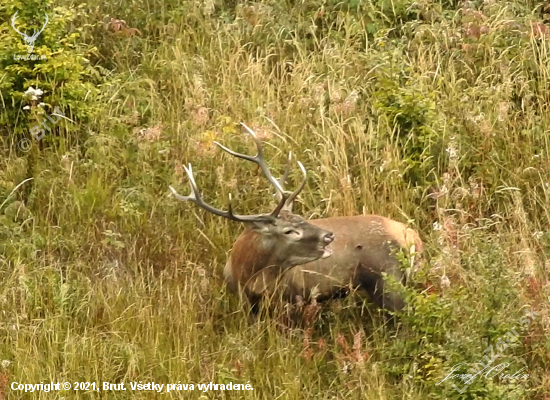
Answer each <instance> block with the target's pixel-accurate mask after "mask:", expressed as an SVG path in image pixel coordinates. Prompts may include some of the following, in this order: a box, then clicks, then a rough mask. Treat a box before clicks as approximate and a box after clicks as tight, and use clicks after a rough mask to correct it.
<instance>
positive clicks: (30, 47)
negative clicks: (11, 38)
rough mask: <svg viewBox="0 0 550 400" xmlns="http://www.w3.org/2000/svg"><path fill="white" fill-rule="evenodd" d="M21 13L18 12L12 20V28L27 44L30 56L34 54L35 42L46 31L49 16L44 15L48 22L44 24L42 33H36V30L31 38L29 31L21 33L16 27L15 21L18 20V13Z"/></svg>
mask: <svg viewBox="0 0 550 400" xmlns="http://www.w3.org/2000/svg"><path fill="white" fill-rule="evenodd" d="M18 12H19V11H17V12H16V13H15V14H14V15H13V17H12V19H11V26H12V27H13V29H15V32H17V33H19V34H20V35H21V37H22V38H23V40H24V41H25V44H26V46H27V52H28V53H29V54H30V53H32V51H33V49H34V42H35V41H36V39H37V38H38V35H40V34H41V33H42V31H43V30H44V28H45V27H46V25H47V24H48V14H44V15H45V16H46V22H44V25H43V26H42V29H40V31H38V32H36V29H35V30H34V33H33V35H32V36H29V35H27V31H25V32H19V30H18V29H17V27H16V26H15V20H16V19H17V13H18Z"/></svg>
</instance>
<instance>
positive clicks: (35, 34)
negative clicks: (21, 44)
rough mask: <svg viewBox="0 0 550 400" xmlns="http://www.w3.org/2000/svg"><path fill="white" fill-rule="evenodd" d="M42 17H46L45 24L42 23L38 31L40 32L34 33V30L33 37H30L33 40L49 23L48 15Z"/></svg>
mask: <svg viewBox="0 0 550 400" xmlns="http://www.w3.org/2000/svg"><path fill="white" fill-rule="evenodd" d="M44 15H45V16H46V22H44V25H42V29H40V32H38V33H36V30H35V31H34V32H35V33H34V35H32V38H33V39H36V38H37V37H38V35H40V34H41V33H42V31H43V30H44V28H45V27H46V25H47V24H48V21H49V18H48V14H46V13H44Z"/></svg>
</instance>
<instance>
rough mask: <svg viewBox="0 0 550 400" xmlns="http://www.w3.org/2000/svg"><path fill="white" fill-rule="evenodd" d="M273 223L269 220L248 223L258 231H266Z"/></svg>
mask: <svg viewBox="0 0 550 400" xmlns="http://www.w3.org/2000/svg"><path fill="white" fill-rule="evenodd" d="M272 225H273V224H272V223H271V222H263V221H253V222H251V223H250V226H251V227H252V229H253V230H254V231H256V232H258V233H267V232H268V231H269V229H270V226H272Z"/></svg>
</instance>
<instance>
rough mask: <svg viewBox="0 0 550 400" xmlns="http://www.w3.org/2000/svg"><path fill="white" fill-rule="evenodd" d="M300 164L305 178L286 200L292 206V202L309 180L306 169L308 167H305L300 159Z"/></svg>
mask: <svg viewBox="0 0 550 400" xmlns="http://www.w3.org/2000/svg"><path fill="white" fill-rule="evenodd" d="M298 166H299V167H300V170H301V171H302V174H303V175H304V179H302V183H301V184H300V186H298V189H296V190H295V191H294V192H292V194H291V195H290V196H289V197H288V199H287V200H286V204H288V205H289V207H290V208H291V207H292V206H291V205H292V202H293V201H294V199H295V198H296V197H298V195H299V194H300V192H301V191H302V190H303V189H304V187H305V186H306V181H307V171H306V169H305V168H304V166H303V165H302V163H301V162H300V161H298Z"/></svg>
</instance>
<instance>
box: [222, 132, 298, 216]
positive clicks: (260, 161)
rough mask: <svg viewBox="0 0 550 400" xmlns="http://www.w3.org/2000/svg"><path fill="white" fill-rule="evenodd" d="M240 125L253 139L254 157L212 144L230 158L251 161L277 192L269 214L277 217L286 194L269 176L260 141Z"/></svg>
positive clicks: (275, 180)
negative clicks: (254, 146) (272, 209)
mask: <svg viewBox="0 0 550 400" xmlns="http://www.w3.org/2000/svg"><path fill="white" fill-rule="evenodd" d="M241 125H242V126H243V127H244V128H245V129H246V130H247V131H248V133H249V134H250V135H251V136H252V138H253V139H254V143H256V148H257V153H256V155H255V156H249V155H247V154H241V153H237V152H236V151H233V150H231V149H229V148H227V147H225V146H224V145H222V144H220V143H218V142H214V143H215V144H216V145H217V146H219V147H220V148H221V149H222V150H224V151H225V152H227V153H229V154H231V155H232V156H235V157H238V158H242V159H244V160H248V161H252V162H253V163H256V164H257V165H258V166H259V167H260V168H261V170H262V172H263V173H264V175H265V177H266V178H267V179H268V180H269V182H270V183H271V184H272V185H273V186H274V187H275V190H276V192H277V197H278V199H279V204H278V205H277V207H276V208H275V210H274V211H273V212H272V213H271V214H270V215H271V216H273V217H276V216H277V215H279V212H280V211H281V209H282V208H283V206H284V203H285V201H286V199H287V198H288V194H287V193H285V191H284V190H283V188H282V187H281V184H280V183H279V182H278V181H277V179H275V178H274V177H273V175H271V172H269V167H268V166H267V164H266V162H265V159H264V155H263V151H262V143H261V142H260V140H259V139H258V137H257V136H256V134H255V133H254V131H253V130H252V129H250V128H249V127H248V126H246V125H245V124H244V123H242V122H241ZM285 175H287V174H286V173H285ZM285 179H286V178H285Z"/></svg>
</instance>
